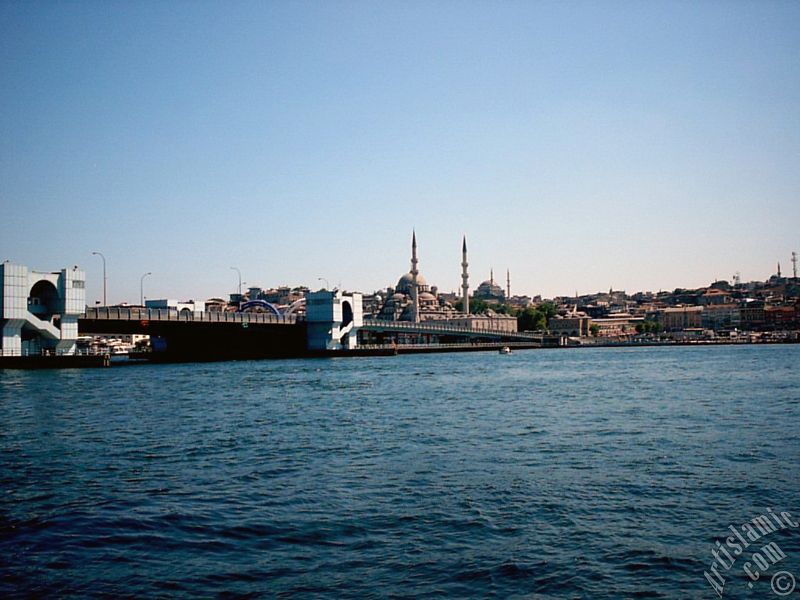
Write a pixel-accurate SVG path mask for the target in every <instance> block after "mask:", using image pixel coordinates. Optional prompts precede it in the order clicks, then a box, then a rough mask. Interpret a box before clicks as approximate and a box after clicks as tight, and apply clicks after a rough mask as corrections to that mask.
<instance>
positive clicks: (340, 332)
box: [306, 290, 364, 350]
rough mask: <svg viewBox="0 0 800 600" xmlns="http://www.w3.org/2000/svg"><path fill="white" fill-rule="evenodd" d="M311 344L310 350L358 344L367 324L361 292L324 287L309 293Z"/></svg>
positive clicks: (344, 347) (307, 297) (308, 345)
mask: <svg viewBox="0 0 800 600" xmlns="http://www.w3.org/2000/svg"><path fill="white" fill-rule="evenodd" d="M306 322H307V324H308V333H307V347H308V349H309V350H342V349H348V348H355V347H356V346H357V344H358V337H357V332H358V329H359V328H360V327H362V326H363V325H364V313H363V306H362V300H361V294H358V293H352V294H345V293H343V292H342V291H341V290H334V291H332V292H329V291H327V290H321V291H319V292H311V293H309V294H306Z"/></svg>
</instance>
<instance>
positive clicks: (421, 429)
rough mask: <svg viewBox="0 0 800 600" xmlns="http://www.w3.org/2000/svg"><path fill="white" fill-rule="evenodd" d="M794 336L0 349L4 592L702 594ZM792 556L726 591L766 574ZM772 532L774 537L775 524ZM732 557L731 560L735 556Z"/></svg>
mask: <svg viewBox="0 0 800 600" xmlns="http://www.w3.org/2000/svg"><path fill="white" fill-rule="evenodd" d="M798 367H800V346H765V347H754V346H750V347H712V348H649V349H648V348H637V349H578V350H545V351H520V352H517V353H515V354H513V355H511V356H501V355H499V354H494V353H478V354H445V355H426V356H400V357H386V358H364V359H338V360H297V361H294V360H293V361H260V362H229V363H216V364H199V365H197V364H195V365H168V366H140V367H128V368H113V369H105V370H84V371H50V372H21V371H5V372H0V596H5V597H16V596H31V595H36V596H42V595H43V596H49V597H59V598H63V597H120V596H129V597H134V596H135V597H154V596H155V597H176V596H177V597H181V596H182V597H215V596H224V597H236V596H240V595H241V596H243V597H259V596H263V597H275V596H286V597H289V596H311V597H329V598H362V597H409V596H419V597H454V598H462V597H487V596H495V597H502V598H506V597H515V596H516V597H523V596H524V597H541V598H549V597H552V598H562V597H591V598H624V597H653V598H687V597H692V598H697V597H706V598H715V597H717V594H716V593H715V592H714V590H713V589H712V588H711V586H710V585H709V583H708V582H707V581H706V579H705V578H704V576H703V572H704V571H706V570H708V569H709V567H710V565H711V563H712V561H713V557H712V556H711V552H710V551H711V549H712V547H713V544H714V540H716V539H717V538H720V537H724V536H725V535H727V533H726V530H727V527H728V525H731V524H739V523H743V522H746V521H749V520H750V519H752V518H753V517H755V516H757V515H759V514H761V513H763V512H764V511H765V510H766V507H772V508H773V509H775V510H784V511H790V512H793V514H794V515H795V516H797V517H800V493H799V492H800V467H798V464H800V461H799V460H798V459H800V442H798V432H799V431H800V430H799V429H798V426H800V375H799V374H798ZM771 539H773V540H776V541H777V542H778V543H779V544H780V547H781V548H782V549H783V550H784V551H785V553H786V555H787V557H786V559H784V560H783V561H782V562H781V563H780V565H776V566H774V567H772V569H771V571H770V573H768V574H765V575H764V576H763V577H761V578H760V579H759V581H757V582H755V584H754V587H753V588H748V587H747V583H748V582H751V580H750V579H748V578H747V577H746V576H745V575H744V573H743V572H742V569H741V567H740V564H739V563H737V565H736V566H735V567H734V568H732V569H731V570H730V571H729V572H728V573H726V579H727V581H726V584H725V590H724V597H730V598H737V597H743V598H744V597H747V598H749V597H753V598H761V597H776V596H773V595H772V591H771V589H770V575H771V574H772V572H773V571H776V570H778V569H788V570H789V571H791V572H793V573H794V574H795V575H797V577H798V578H800V541H799V540H800V529H797V530H790V529H786V530H783V531H779V532H776V533H774V534H772V536H771ZM767 541H768V540H767ZM743 560H744V557H742V558H741V559H740V562H741V561H743Z"/></svg>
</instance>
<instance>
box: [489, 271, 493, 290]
mask: <svg viewBox="0 0 800 600" xmlns="http://www.w3.org/2000/svg"><path fill="white" fill-rule="evenodd" d="M489 283H491V284H492V287H494V269H493V268H491V267H490V268H489Z"/></svg>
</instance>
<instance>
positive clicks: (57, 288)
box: [0, 262, 86, 356]
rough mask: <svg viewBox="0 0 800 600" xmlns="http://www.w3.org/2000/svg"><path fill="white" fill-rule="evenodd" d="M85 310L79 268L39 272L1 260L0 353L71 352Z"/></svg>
mask: <svg viewBox="0 0 800 600" xmlns="http://www.w3.org/2000/svg"><path fill="white" fill-rule="evenodd" d="M85 309H86V275H85V274H84V272H83V271H82V270H80V269H78V267H72V268H71V269H61V271H56V272H51V273H43V272H38V271H29V270H28V267H26V266H23V265H14V264H11V263H10V262H4V263H2V264H0V326H1V327H2V335H0V355H3V356H21V355H36V354H42V353H52V354H74V353H75V348H76V341H77V339H78V317H79V316H80V315H82V314H83V312H84V310H85Z"/></svg>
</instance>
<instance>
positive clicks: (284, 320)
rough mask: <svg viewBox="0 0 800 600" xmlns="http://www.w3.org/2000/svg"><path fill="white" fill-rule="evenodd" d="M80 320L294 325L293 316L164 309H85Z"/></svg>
mask: <svg viewBox="0 0 800 600" xmlns="http://www.w3.org/2000/svg"><path fill="white" fill-rule="evenodd" d="M81 319H82V320H95V321H179V322H186V323H254V324H256V323H264V324H277V325H294V324H295V323H297V320H298V319H297V317H296V316H295V315H288V316H280V317H279V316H277V315H273V314H271V313H255V312H244V313H238V312H236V313H235V312H188V311H183V312H177V311H175V310H170V309H166V308H105V307H103V308H87V309H86V314H85V315H84V316H83V317H81Z"/></svg>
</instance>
